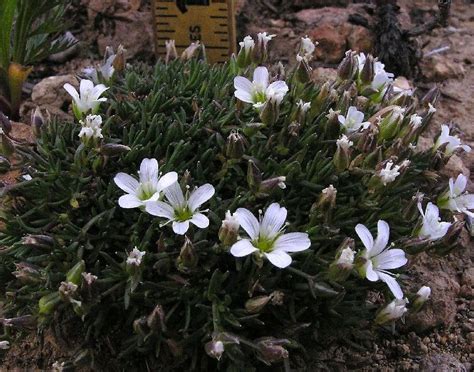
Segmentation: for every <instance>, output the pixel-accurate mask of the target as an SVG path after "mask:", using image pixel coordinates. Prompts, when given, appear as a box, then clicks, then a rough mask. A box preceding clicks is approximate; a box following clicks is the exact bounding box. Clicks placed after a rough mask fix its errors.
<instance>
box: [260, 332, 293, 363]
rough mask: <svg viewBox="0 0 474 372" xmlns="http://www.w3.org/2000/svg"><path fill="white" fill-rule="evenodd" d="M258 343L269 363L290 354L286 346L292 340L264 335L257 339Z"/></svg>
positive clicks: (263, 357)
mask: <svg viewBox="0 0 474 372" xmlns="http://www.w3.org/2000/svg"><path fill="white" fill-rule="evenodd" d="M256 344H257V348H258V351H259V353H260V356H261V358H262V359H263V360H264V361H265V362H267V363H273V362H278V361H281V360H282V359H287V358H288V356H289V354H288V350H286V349H285V347H284V346H286V345H289V344H290V341H288V340H286V339H276V338H273V337H264V338H261V339H259V340H256Z"/></svg>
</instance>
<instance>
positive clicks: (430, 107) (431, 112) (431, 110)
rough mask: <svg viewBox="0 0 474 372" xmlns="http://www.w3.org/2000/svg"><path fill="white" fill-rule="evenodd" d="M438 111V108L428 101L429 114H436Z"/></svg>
mask: <svg viewBox="0 0 474 372" xmlns="http://www.w3.org/2000/svg"><path fill="white" fill-rule="evenodd" d="M435 112H436V108H435V107H434V106H433V105H432V104H431V103H429V102H428V114H434V113H435Z"/></svg>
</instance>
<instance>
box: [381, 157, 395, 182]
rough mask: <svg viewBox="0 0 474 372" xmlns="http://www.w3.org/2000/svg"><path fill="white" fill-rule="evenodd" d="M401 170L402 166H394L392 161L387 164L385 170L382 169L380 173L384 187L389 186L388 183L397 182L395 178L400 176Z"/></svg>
mask: <svg viewBox="0 0 474 372" xmlns="http://www.w3.org/2000/svg"><path fill="white" fill-rule="evenodd" d="M392 167H393V168H392ZM399 169H400V166H399V165H393V162H392V161H388V162H387V164H385V168H382V169H381V170H380V171H379V177H380V179H381V180H382V183H383V185H384V186H387V184H388V183H390V182H393V181H395V178H397V176H399V175H400V172H399Z"/></svg>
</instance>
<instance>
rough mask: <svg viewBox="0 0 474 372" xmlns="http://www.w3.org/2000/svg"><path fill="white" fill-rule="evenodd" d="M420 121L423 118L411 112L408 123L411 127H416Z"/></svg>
mask: <svg viewBox="0 0 474 372" xmlns="http://www.w3.org/2000/svg"><path fill="white" fill-rule="evenodd" d="M422 121H423V118H422V117H421V116H420V115H417V114H413V115H411V116H410V125H411V126H412V127H413V129H418V128H419V127H420V125H421V122H422Z"/></svg>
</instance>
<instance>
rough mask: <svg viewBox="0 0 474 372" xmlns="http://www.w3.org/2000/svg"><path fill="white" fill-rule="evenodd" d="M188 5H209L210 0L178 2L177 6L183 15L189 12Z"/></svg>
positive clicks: (182, 0) (177, 0) (180, 0)
mask: <svg viewBox="0 0 474 372" xmlns="http://www.w3.org/2000/svg"><path fill="white" fill-rule="evenodd" d="M187 5H205V6H207V5H209V0H176V6H177V7H178V9H179V10H180V11H181V13H186V12H187V11H188V8H187V7H186V6H187Z"/></svg>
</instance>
